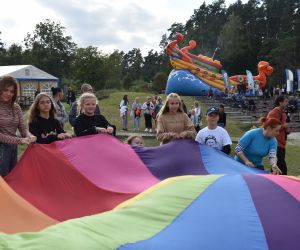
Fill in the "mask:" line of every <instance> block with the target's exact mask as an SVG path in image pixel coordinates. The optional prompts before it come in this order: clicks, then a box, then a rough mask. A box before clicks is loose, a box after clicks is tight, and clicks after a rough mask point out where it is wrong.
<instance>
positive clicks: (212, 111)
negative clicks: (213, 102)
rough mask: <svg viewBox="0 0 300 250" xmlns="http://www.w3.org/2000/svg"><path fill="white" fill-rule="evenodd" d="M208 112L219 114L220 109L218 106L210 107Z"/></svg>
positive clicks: (208, 113)
mask: <svg viewBox="0 0 300 250" xmlns="http://www.w3.org/2000/svg"><path fill="white" fill-rule="evenodd" d="M206 114H207V115H210V114H219V109H218V108H217V107H210V108H208V109H207V111H206Z"/></svg>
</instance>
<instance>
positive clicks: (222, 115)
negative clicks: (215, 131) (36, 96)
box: [218, 104, 226, 128]
mask: <svg viewBox="0 0 300 250" xmlns="http://www.w3.org/2000/svg"><path fill="white" fill-rule="evenodd" d="M218 126H220V127H222V128H225V127H226V113H225V109H224V105H223V104H220V106H219V121H218Z"/></svg>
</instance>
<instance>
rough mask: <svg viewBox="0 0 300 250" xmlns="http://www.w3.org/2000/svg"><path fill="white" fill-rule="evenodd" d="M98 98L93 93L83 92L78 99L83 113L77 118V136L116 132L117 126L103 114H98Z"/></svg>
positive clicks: (75, 129)
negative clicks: (96, 112)
mask: <svg viewBox="0 0 300 250" xmlns="http://www.w3.org/2000/svg"><path fill="white" fill-rule="evenodd" d="M97 103H98V101H97V98H96V96H95V95H94V94H92V93H83V94H82V95H81V96H80V98H79V101H78V105H79V107H80V109H81V110H82V113H81V114H80V115H79V116H78V117H77V118H76V120H75V125H74V132H75V134H76V135H77V136H84V135H93V134H98V133H108V134H115V131H116V130H115V127H114V126H113V125H111V124H110V123H109V122H108V121H107V120H106V119H105V117H104V116H103V115H96V114H95V111H96V106H97Z"/></svg>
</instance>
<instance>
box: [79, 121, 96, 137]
mask: <svg viewBox="0 0 300 250" xmlns="http://www.w3.org/2000/svg"><path fill="white" fill-rule="evenodd" d="M74 132H75V135H76V136H84V135H94V134H97V133H98V131H97V129H96V126H92V127H89V128H86V126H85V124H84V121H83V119H82V118H81V117H78V118H76V120H75V124H74Z"/></svg>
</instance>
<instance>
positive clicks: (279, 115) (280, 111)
mask: <svg viewBox="0 0 300 250" xmlns="http://www.w3.org/2000/svg"><path fill="white" fill-rule="evenodd" d="M288 104H289V99H288V97H286V96H284V95H280V96H278V97H277V98H276V100H275V107H274V108H273V109H272V110H271V111H270V112H269V113H268V115H267V118H268V119H269V118H275V119H277V120H279V121H280V122H281V128H280V130H279V134H278V135H276V139H277V143H278V146H277V166H278V167H279V169H280V170H281V172H282V174H283V175H287V165H286V162H285V153H286V152H285V146H286V140H287V134H289V133H290V132H291V131H292V129H291V127H290V125H289V124H288V123H287V122H286V119H287V115H286V113H285V112H284V110H285V109H286V107H287V106H288Z"/></svg>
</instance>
